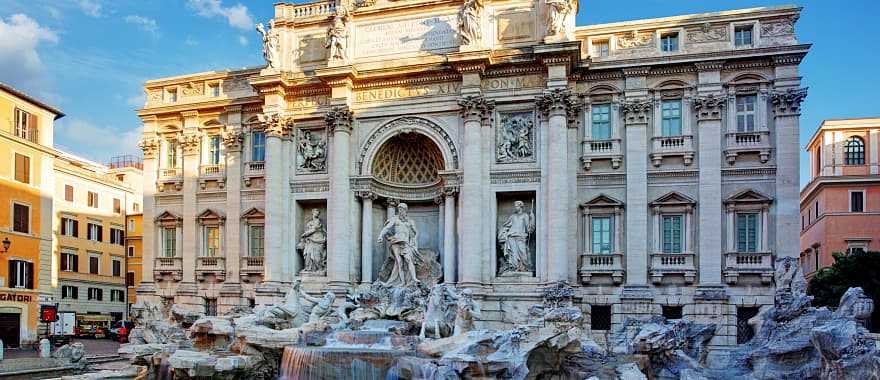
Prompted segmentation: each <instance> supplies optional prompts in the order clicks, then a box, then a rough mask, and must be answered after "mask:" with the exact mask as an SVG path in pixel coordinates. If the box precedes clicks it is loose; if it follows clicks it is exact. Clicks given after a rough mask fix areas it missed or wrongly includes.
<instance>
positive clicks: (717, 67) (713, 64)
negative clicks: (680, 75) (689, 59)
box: [694, 60, 724, 72]
mask: <svg viewBox="0 0 880 380" xmlns="http://www.w3.org/2000/svg"><path fill="white" fill-rule="evenodd" d="M694 67H696V68H697V71H699V72H704V71H721V69H723V68H724V60H717V61H705V62H697V63H694Z"/></svg>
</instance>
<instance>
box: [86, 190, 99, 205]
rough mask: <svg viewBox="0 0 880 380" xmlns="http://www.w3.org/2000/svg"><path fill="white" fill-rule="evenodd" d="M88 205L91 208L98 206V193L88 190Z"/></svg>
mask: <svg viewBox="0 0 880 380" xmlns="http://www.w3.org/2000/svg"><path fill="white" fill-rule="evenodd" d="M88 205H89V207H91V208H98V193H96V192H94V191H89V197H88Z"/></svg>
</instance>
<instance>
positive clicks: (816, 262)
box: [813, 246, 822, 270]
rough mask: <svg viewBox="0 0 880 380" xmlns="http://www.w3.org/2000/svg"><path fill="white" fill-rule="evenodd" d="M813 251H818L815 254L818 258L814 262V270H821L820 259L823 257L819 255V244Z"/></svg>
mask: <svg viewBox="0 0 880 380" xmlns="http://www.w3.org/2000/svg"><path fill="white" fill-rule="evenodd" d="M813 251H814V252H816V255H815V258H816V260H815V262H814V263H813V264H814V266H813V268H814V269H813V270H819V259H820V258H821V257H822V256H821V255H819V247H818V246H817V247H815V249H814V250H813Z"/></svg>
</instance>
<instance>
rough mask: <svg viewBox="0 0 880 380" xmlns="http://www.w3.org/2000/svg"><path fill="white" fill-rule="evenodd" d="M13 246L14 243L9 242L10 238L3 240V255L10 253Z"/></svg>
mask: <svg viewBox="0 0 880 380" xmlns="http://www.w3.org/2000/svg"><path fill="white" fill-rule="evenodd" d="M10 245H12V242H11V241H9V238H8V237H5V238H3V253H6V252H9V246H10Z"/></svg>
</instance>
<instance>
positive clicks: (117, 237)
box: [110, 227, 125, 245]
mask: <svg viewBox="0 0 880 380" xmlns="http://www.w3.org/2000/svg"><path fill="white" fill-rule="evenodd" d="M110 244H116V245H125V232H123V231H122V230H121V229H119V228H112V227H111V228H110Z"/></svg>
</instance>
